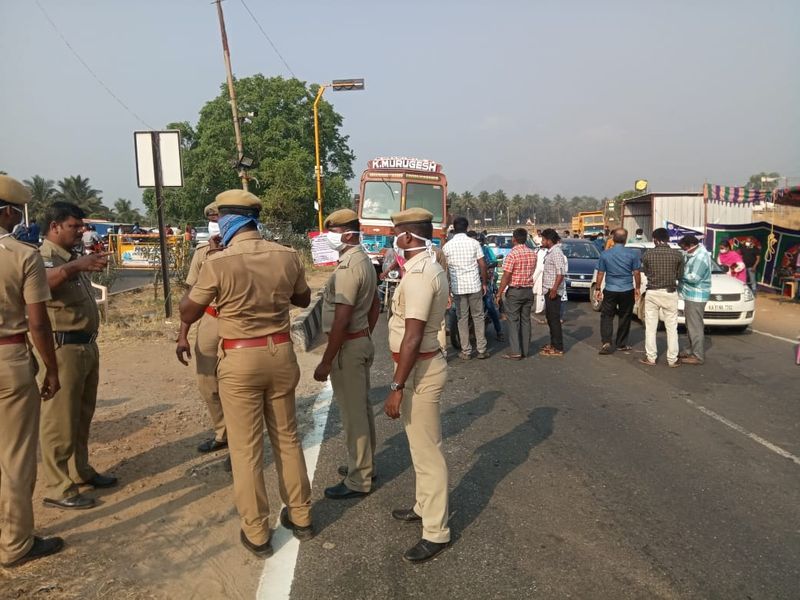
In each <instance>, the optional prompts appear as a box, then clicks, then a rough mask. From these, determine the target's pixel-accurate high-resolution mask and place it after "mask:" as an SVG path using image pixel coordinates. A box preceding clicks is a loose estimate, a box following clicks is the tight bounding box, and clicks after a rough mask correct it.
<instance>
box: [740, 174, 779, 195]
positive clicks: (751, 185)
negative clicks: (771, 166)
mask: <svg viewBox="0 0 800 600" xmlns="http://www.w3.org/2000/svg"><path fill="white" fill-rule="evenodd" d="M762 177H763V178H764V179H767V180H768V181H761V178H762ZM780 179H781V174H780V173H776V172H775V171H773V172H771V173H767V172H766V171H761V172H760V173H756V174H755V175H751V176H750V179H748V180H747V184H746V185H745V187H746V188H748V189H751V190H765V191H767V192H771V191H772V190H774V189H775V188H776V187H778V184H779V183H780Z"/></svg>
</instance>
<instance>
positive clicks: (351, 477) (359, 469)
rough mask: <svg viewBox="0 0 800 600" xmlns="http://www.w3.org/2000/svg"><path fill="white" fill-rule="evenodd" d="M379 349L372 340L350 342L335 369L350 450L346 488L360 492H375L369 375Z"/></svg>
mask: <svg viewBox="0 0 800 600" xmlns="http://www.w3.org/2000/svg"><path fill="white" fill-rule="evenodd" d="M374 356H375V346H374V345H373V343H372V339H371V338H369V337H368V336H365V337H360V338H356V339H354V340H347V341H345V343H344V344H343V345H342V347H341V349H340V350H339V353H338V354H337V355H336V359H335V360H334V361H333V366H332V368H331V385H332V386H333V395H334V397H335V398H336V403H337V404H338V405H339V412H341V414H342V427H343V428H344V442H345V445H346V446H347V477H345V479H344V484H345V485H346V486H347V487H348V488H350V489H351V490H355V491H356V492H369V491H370V490H371V489H372V476H373V475H374V473H375V465H374V464H373V460H374V458H375V415H374V414H373V412H372V406H370V403H369V387H370V385H369V371H370V368H371V367H372V359H373V358H374Z"/></svg>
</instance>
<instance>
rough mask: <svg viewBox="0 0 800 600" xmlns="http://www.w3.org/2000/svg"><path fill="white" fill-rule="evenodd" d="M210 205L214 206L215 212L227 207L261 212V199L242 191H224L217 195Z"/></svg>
mask: <svg viewBox="0 0 800 600" xmlns="http://www.w3.org/2000/svg"><path fill="white" fill-rule="evenodd" d="M212 204H215V205H216V207H217V210H219V209H222V208H227V207H232V208H248V209H251V210H261V199H260V198H259V197H258V196H256V195H255V194H251V193H250V192H246V191H244V190H226V191H224V192H222V193H220V194H217V197H216V199H215V200H214V202H212Z"/></svg>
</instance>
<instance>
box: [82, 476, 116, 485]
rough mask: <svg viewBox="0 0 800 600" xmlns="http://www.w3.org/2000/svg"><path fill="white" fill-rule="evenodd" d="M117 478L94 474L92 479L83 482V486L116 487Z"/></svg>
mask: <svg viewBox="0 0 800 600" xmlns="http://www.w3.org/2000/svg"><path fill="white" fill-rule="evenodd" d="M117 482H118V480H117V478H116V477H114V476H113V475H101V474H100V473H95V475H94V477H92V478H91V479H90V480H89V481H84V485H90V486H92V487H94V488H110V487H114V486H115V485H117Z"/></svg>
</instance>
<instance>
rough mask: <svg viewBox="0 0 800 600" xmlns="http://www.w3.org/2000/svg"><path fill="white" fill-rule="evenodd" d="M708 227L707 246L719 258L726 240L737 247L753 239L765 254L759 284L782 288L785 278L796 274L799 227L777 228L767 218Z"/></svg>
mask: <svg viewBox="0 0 800 600" xmlns="http://www.w3.org/2000/svg"><path fill="white" fill-rule="evenodd" d="M706 229H707V236H706V239H705V245H706V248H708V250H709V252H711V253H712V254H713V255H714V256H715V257H716V254H717V252H718V248H719V245H720V244H721V243H722V242H724V241H725V240H728V241H730V243H731V246H732V247H733V249H734V250H737V249H738V248H739V247H740V246H742V245H744V243H745V242H747V241H748V240H749V241H752V242H753V245H754V246H755V247H756V249H757V250H758V252H759V255H760V256H761V260H760V261H759V262H758V267H756V281H757V282H758V284H759V285H763V286H766V287H771V288H774V289H780V288H781V279H782V278H784V277H792V276H793V274H794V272H795V268H796V267H795V265H797V259H798V255H800V231H799V230H796V229H787V228H785V227H777V226H776V227H773V226H772V225H770V224H769V223H767V222H765V221H759V222H758V223H744V224H742V225H716V224H709V225H708V226H707V227H706Z"/></svg>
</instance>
